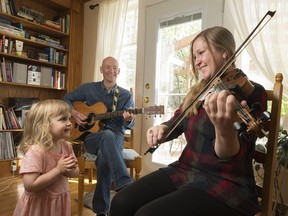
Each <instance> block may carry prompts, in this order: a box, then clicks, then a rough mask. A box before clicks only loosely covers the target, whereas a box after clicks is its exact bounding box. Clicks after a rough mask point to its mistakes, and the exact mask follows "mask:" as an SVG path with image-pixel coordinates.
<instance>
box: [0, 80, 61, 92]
mask: <svg viewBox="0 0 288 216" xmlns="http://www.w3.org/2000/svg"><path fill="white" fill-rule="evenodd" d="M0 84H3V85H11V86H19V87H20V86H21V87H29V88H40V89H48V90H55V91H66V88H64V89H58V88H53V87H49V86H42V85H31V84H24V83H15V82H3V81H0Z"/></svg>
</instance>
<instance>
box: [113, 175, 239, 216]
mask: <svg viewBox="0 0 288 216" xmlns="http://www.w3.org/2000/svg"><path fill="white" fill-rule="evenodd" d="M132 215H135V216H210V215H211V216H212V215H213V216H215V215H221V216H244V214H241V213H239V212H238V211H236V210H233V209H232V208H230V207H229V206H227V205H225V204H224V203H222V202H220V201H218V200H217V199H216V198H214V197H211V196H209V195H208V194H207V193H205V192H203V191H201V190H197V189H193V188H187V187H185V188H180V189H178V190H177V189H176V187H175V186H174V184H173V183H172V182H171V180H170V178H169V177H168V175H167V174H166V173H165V172H164V171H162V170H157V171H155V172H153V173H151V174H148V175H146V176H144V177H142V178H140V179H139V180H138V181H136V182H134V183H133V184H131V185H129V186H127V187H126V188H124V189H122V190H121V191H119V192H118V193H117V194H116V195H115V196H114V198H113V200H112V203H111V208H110V214H109V216H132Z"/></svg>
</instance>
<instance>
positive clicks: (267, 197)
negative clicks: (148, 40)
mask: <svg viewBox="0 0 288 216" xmlns="http://www.w3.org/2000/svg"><path fill="white" fill-rule="evenodd" d="M282 80H283V75H282V74H281V73H278V74H276V76H275V84H274V87H273V90H267V95H268V101H272V107H271V119H270V121H268V122H267V125H265V130H266V131H268V141H267V146H266V148H267V152H266V153H264V152H260V151H257V150H256V152H255V157H254V159H255V161H256V162H257V163H260V164H263V167H264V177H263V186H257V190H258V196H259V198H260V202H261V207H262V211H261V213H259V214H257V216H260V215H261V216H272V210H273V202H274V199H273V198H274V197H275V196H274V193H275V191H274V180H275V178H276V174H275V172H276V162H277V154H276V150H277V145H278V133H279V126H280V114H281V101H282V93H283V85H282Z"/></svg>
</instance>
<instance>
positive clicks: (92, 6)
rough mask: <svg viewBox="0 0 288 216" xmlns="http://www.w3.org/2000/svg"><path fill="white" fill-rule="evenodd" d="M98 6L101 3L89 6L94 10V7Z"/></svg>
mask: <svg viewBox="0 0 288 216" xmlns="http://www.w3.org/2000/svg"><path fill="white" fill-rule="evenodd" d="M98 6H99V4H95V5H90V6H89V8H90V9H91V10H94V8H95V7H98Z"/></svg>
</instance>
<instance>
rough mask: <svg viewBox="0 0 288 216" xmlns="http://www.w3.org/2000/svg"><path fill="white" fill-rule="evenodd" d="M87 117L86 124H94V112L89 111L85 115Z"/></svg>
mask: <svg viewBox="0 0 288 216" xmlns="http://www.w3.org/2000/svg"><path fill="white" fill-rule="evenodd" d="M87 117H88V118H87V120H86V121H87V125H94V123H95V120H94V118H95V113H89V115H88V116H87Z"/></svg>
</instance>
